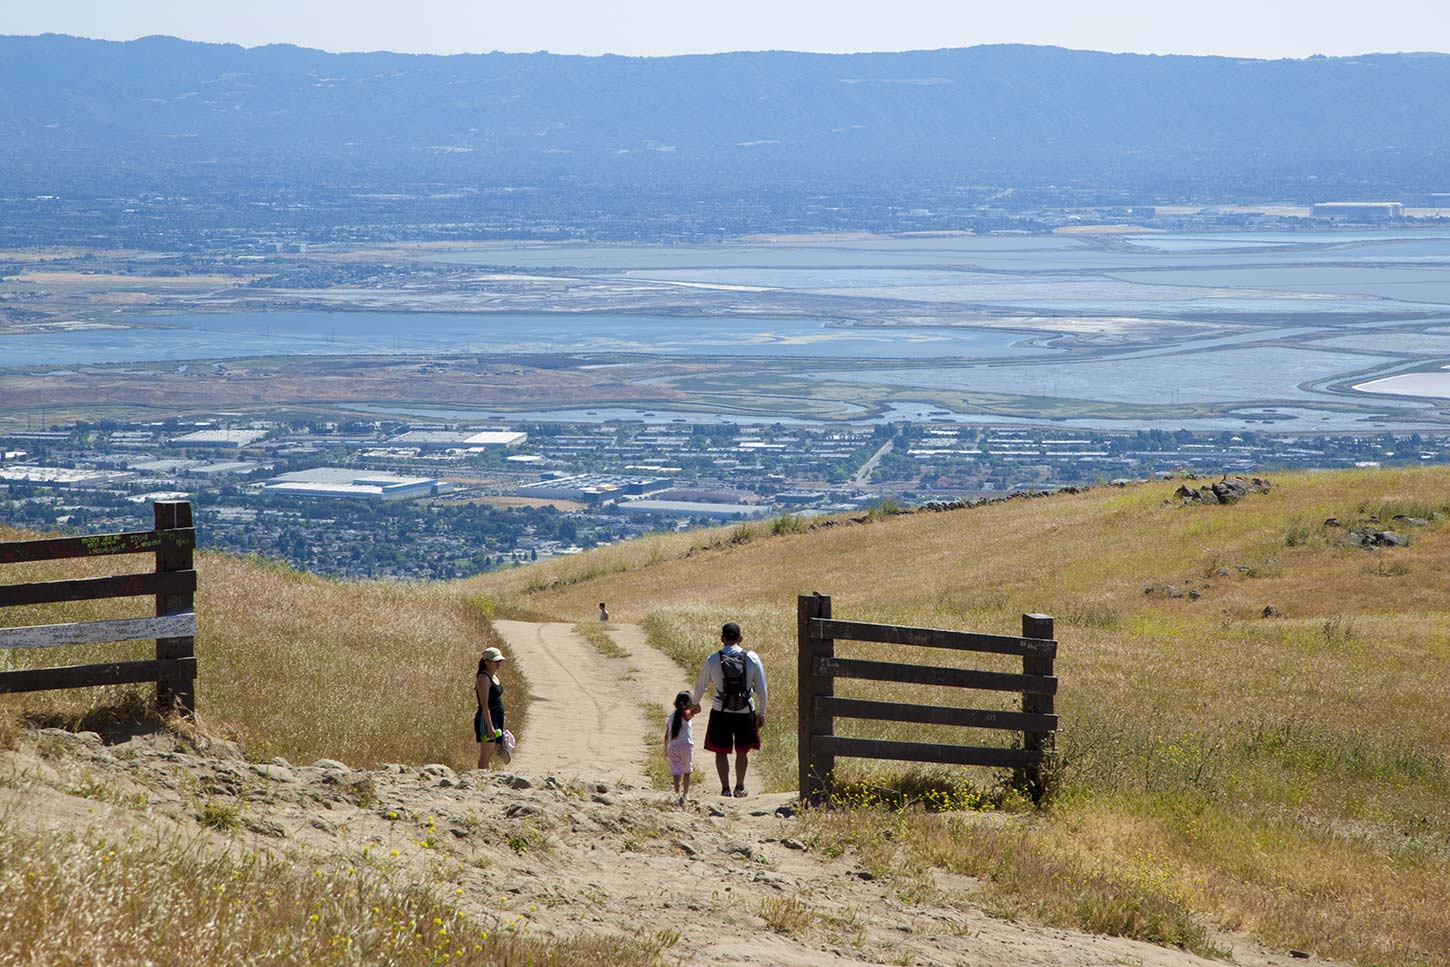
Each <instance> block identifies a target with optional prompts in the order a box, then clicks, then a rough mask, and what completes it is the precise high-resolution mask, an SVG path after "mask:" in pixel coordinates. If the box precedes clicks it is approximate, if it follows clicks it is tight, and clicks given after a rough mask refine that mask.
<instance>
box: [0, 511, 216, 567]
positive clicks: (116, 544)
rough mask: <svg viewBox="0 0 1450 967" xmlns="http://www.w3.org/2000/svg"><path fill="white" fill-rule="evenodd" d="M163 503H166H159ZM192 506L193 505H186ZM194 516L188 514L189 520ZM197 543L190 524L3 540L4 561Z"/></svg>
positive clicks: (186, 548) (135, 551)
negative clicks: (118, 532)
mask: <svg viewBox="0 0 1450 967" xmlns="http://www.w3.org/2000/svg"><path fill="white" fill-rule="evenodd" d="M155 506H157V507H161V506H164V505H163V504H160V503H158V504H156V505H155ZM186 506H187V508H188V509H190V507H191V505H190V504H187V505H186ZM189 519H190V518H189V517H188V520H189ZM195 547H196V531H195V530H193V529H192V527H191V525H190V524H188V525H187V526H186V527H175V528H159V527H158V528H157V529H156V530H150V531H137V532H135V533H129V534H97V535H95V536H94V537H48V538H46V539H45V540H39V541H7V542H5V543H0V564H26V563H30V562H32V561H60V560H64V559H67V558H75V557H104V556H106V555H109V554H141V553H144V552H146V551H157V552H160V551H168V550H171V551H189V550H192V549H193V548H195Z"/></svg>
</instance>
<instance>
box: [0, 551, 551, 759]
mask: <svg viewBox="0 0 1450 967" xmlns="http://www.w3.org/2000/svg"><path fill="white" fill-rule="evenodd" d="M3 536H5V535H3V534H0V537H3ZM9 536H11V537H13V536H15V535H13V534H11V535H9ZM150 566H151V564H150V559H149V558H148V557H147V556H146V555H124V556H118V557H114V558H99V559H94V560H91V561H79V562H78V561H56V562H48V563H45V564H38V565H7V566H6V567H5V568H3V569H0V580H3V581H6V582H18V581H25V580H40V579H55V578H60V577H70V576H83V575H92V574H98V573H109V574H119V573H127V572H129V571H132V570H135V571H144V570H147V569H149V568H150ZM197 569H198V571H199V581H200V590H199V592H198V595H197V615H198V620H199V623H200V627H199V633H198V636H197V656H198V664H199V667H200V674H199V678H198V681H197V705H198V709H199V714H200V718H201V720H202V722H203V723H204V724H205V725H206V726H207V727H208V728H210V729H212V730H213V731H218V732H223V733H227V734H231V735H233V736H235V737H236V738H238V739H239V740H240V741H241V742H242V744H243V746H244V747H245V748H246V750H247V751H248V753H249V754H251V755H253V756H256V757H260V758H269V757H271V756H273V755H281V756H284V757H286V758H288V759H292V760H296V761H299V762H311V761H313V760H315V759H318V758H332V759H341V760H343V761H344V762H347V763H348V764H349V765H353V766H357V767H367V766H374V765H377V764H379V763H382V762H411V763H422V762H442V763H446V764H448V765H451V766H453V767H454V768H459V769H466V768H471V767H472V766H473V765H475V764H476V762H477V751H476V746H475V744H474V738H473V726H472V724H471V722H472V716H473V710H474V707H475V704H476V702H475V698H474V694H473V680H474V674H475V672H476V671H477V668H478V656H479V654H480V652H481V651H482V650H483V649H484V648H486V647H488V646H489V645H493V644H497V639H496V638H495V637H494V635H493V632H492V629H491V628H490V627H489V625H488V623H487V621H486V620H485V618H484V616H483V615H482V613H481V612H480V611H479V610H478V609H477V608H476V607H474V606H473V605H471V604H470V603H469V602H468V601H466V600H465V599H463V598H462V597H460V596H459V595H457V594H455V593H452V592H451V591H450V590H448V589H446V588H443V587H439V586H429V585H425V584H401V583H389V582H346V581H330V580H326V579H323V578H319V577H315V576H311V575H305V574H301V573H298V572H296V571H293V570H291V569H288V568H286V567H283V566H278V565H272V564H266V563H259V562H256V561H250V560H241V559H238V558H234V557H228V556H224V555H219V554H206V553H203V554H200V555H198V559H197ZM150 607H151V599H150V598H138V599H129V600H128V599H119V600H112V601H102V602H86V603H74V604H66V605H50V606H45V607H35V608H8V609H4V610H0V623H4V624H7V625H23V624H42V623H50V622H62V621H83V620H97V619H101V618H117V617H136V616H142V615H145V614H147V613H148V609H149V608H150ZM150 647H151V646H150V643H149V642H140V643H136V644H130V645H105V646H84V647H70V648H46V649H35V650H27V651H15V652H10V653H8V654H7V653H3V652H0V663H4V662H9V663H10V664H9V665H0V667H42V666H55V665H65V664H80V663H85V662H90V661H103V660H125V659H128V658H130V659H139V658H144V657H147V654H146V653H147V651H148V650H150ZM504 675H505V677H506V681H505V688H506V689H507V694H508V712H509V717H510V719H511V721H513V722H515V723H518V722H521V721H522V718H523V716H524V714H525V711H526V709H527V691H526V688H525V685H524V682H523V680H522V679H521V678H520V677H519V676H518V673H517V672H516V671H515V670H514V669H512V668H511V667H510V666H507V665H505V671H504ZM138 689H140V690H142V691H143V692H147V691H149V688H148V687H146V686H125V687H112V688H104V689H79V690H70V691H62V692H43V693H35V694H33V695H28V696H13V697H10V698H8V699H7V700H6V704H7V705H8V706H9V707H11V708H16V709H20V710H23V711H25V712H27V713H29V714H32V715H34V714H42V713H43V714H45V715H47V716H49V717H52V718H53V717H62V718H64V717H70V718H72V719H77V720H78V719H80V718H81V717H82V716H85V715H87V714H89V713H91V712H92V710H93V709H94V708H95V706H96V705H107V704H117V703H122V702H124V700H125V697H126V696H127V695H130V694H134V692H135V691H137V690H138ZM515 727H517V726H515Z"/></svg>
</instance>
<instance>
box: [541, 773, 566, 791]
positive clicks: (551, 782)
mask: <svg viewBox="0 0 1450 967" xmlns="http://www.w3.org/2000/svg"><path fill="white" fill-rule="evenodd" d="M544 785H546V786H548V787H549V788H550V789H563V788H564V784H563V783H562V782H560V781H559V780H558V779H556V778H555V777H553V776H547V777H545V779H544Z"/></svg>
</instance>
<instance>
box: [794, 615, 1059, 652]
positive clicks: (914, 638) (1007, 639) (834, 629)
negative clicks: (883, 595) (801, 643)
mask: <svg viewBox="0 0 1450 967" xmlns="http://www.w3.org/2000/svg"><path fill="white" fill-rule="evenodd" d="M812 630H813V631H814V633H815V634H816V636H817V637H819V638H833V639H836V640H843V641H876V642H880V643H882V644H886V645H915V646H917V647H918V648H955V649H956V650H958V651H980V652H987V653H989V654H994V655H1039V656H1041V657H1043V658H1056V657H1057V642H1055V641H1052V640H1047V641H1044V640H1042V639H1040V638H1014V637H1012V636H1011V635H979V634H973V633H972V632H970V631H939V630H937V629H935V628H908V627H902V626H900V625H873V624H867V623H866V622H864V621H832V620H831V619H830V618H817V619H815V621H814V624H813V625H812Z"/></svg>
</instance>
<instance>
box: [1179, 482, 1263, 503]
mask: <svg viewBox="0 0 1450 967" xmlns="http://www.w3.org/2000/svg"><path fill="white" fill-rule="evenodd" d="M1272 486H1273V485H1272V484H1271V483H1270V482H1269V481H1268V480H1265V479H1264V478H1262V477H1233V478H1232V479H1230V478H1228V477H1225V478H1223V479H1222V480H1220V481H1218V482H1216V483H1212V484H1208V485H1206V486H1203V487H1199V488H1197V489H1194V488H1193V487H1190V486H1189V485H1188V484H1183V485H1182V486H1180V487H1179V488H1178V489H1177V490H1175V491H1174V492H1173V496H1175V497H1178V498H1180V499H1181V500H1182V501H1183V503H1184V504H1235V503H1238V502H1239V501H1240V500H1243V499H1244V498H1245V497H1247V496H1248V495H1249V494H1266V493H1268V492H1269V490H1270V489H1271V487H1272Z"/></svg>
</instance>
